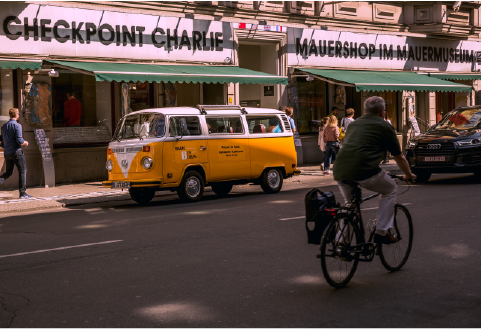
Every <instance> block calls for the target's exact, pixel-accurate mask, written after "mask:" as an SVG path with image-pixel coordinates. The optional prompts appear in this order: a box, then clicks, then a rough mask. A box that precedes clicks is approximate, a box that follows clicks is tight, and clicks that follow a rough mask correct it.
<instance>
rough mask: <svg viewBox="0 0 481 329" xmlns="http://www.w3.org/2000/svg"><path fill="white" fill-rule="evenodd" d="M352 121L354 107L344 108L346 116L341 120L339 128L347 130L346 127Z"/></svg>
mask: <svg viewBox="0 0 481 329" xmlns="http://www.w3.org/2000/svg"><path fill="white" fill-rule="evenodd" d="M352 122H354V109H347V110H346V117H345V118H342V120H341V129H342V131H343V132H344V133H346V131H347V127H349V125H350V124H351V123H352Z"/></svg>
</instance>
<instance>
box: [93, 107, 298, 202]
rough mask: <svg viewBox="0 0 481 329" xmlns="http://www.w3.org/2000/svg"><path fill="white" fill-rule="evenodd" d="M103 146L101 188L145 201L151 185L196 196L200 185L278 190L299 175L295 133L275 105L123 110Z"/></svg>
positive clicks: (223, 191)
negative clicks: (123, 191) (104, 178)
mask: <svg viewBox="0 0 481 329" xmlns="http://www.w3.org/2000/svg"><path fill="white" fill-rule="evenodd" d="M112 140H113V141H112V142H111V143H110V144H109V148H108V151H107V163H106V168H107V170H108V172H109V180H108V181H105V182H103V186H104V187H108V188H122V189H123V188H126V189H128V190H129V193H130V196H131V197H132V199H133V200H134V201H136V202H138V203H140V204H145V203H148V202H149V201H150V200H152V198H153V197H154V194H155V191H159V190H171V191H177V194H178V195H179V197H180V198H181V199H183V200H185V201H198V200H200V199H201V198H202V195H203V193H204V187H205V186H211V187H212V190H213V191H214V192H215V193H216V194H218V195H221V196H222V195H227V194H228V193H229V192H230V191H231V189H232V186H233V185H236V184H247V183H253V184H259V185H260V186H261V187H262V189H263V190H264V192H266V193H277V192H279V191H280V190H281V188H282V183H283V179H284V178H287V177H291V176H292V175H298V174H300V171H299V170H297V168H296V166H297V155H296V150H295V146H294V140H293V134H292V131H291V127H290V125H289V121H288V119H287V117H286V115H285V114H284V113H282V112H280V111H277V110H271V109H261V108H241V107H240V106H227V105H199V106H197V108H192V107H176V108H160V109H148V110H142V111H137V112H133V113H130V114H128V115H126V116H124V117H123V118H122V119H121V120H120V122H119V124H118V126H117V129H116V131H115V133H114V137H113V139H112Z"/></svg>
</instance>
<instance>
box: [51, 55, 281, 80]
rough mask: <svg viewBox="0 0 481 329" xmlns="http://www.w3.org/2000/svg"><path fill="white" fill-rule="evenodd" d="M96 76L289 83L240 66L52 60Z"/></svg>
mask: <svg viewBox="0 0 481 329" xmlns="http://www.w3.org/2000/svg"><path fill="white" fill-rule="evenodd" d="M48 62H49V63H51V64H56V65H58V66H60V67H66V68H72V69H76V70H80V71H84V72H90V73H91V74H94V75H95V79H96V80H97V81H126V82H128V81H133V82H137V81H141V82H145V81H148V82H154V81H155V82H169V81H170V82H180V83H182V82H186V83H191V82H192V83H198V82H200V83H203V82H205V83H265V84H276V83H278V84H284V85H287V77H286V76H278V75H272V74H267V73H264V72H257V71H252V70H248V69H243V68H239V67H237V66H211V65H159V64H130V63H101V62H69V61H48Z"/></svg>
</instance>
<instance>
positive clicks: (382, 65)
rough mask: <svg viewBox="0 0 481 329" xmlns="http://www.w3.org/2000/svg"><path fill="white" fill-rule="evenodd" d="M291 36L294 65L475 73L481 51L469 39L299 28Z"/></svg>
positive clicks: (480, 45)
mask: <svg viewBox="0 0 481 329" xmlns="http://www.w3.org/2000/svg"><path fill="white" fill-rule="evenodd" d="M287 37H288V64H289V65H292V66H311V67H322V66H325V67H339V68H364V69H366V68H367V69H396V70H421V71H423V70H426V71H441V72H444V71H453V72H473V71H476V70H477V69H478V64H477V62H476V52H477V51H478V50H480V49H481V44H480V43H478V42H473V41H465V40H447V39H435V38H414V37H407V36H393V35H386V34H363V33H352V32H339V31H325V30H312V29H297V28H288V31H287Z"/></svg>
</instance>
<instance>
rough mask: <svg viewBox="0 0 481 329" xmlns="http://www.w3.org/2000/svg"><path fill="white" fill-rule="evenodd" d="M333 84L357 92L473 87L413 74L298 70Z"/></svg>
mask: <svg viewBox="0 0 481 329" xmlns="http://www.w3.org/2000/svg"><path fill="white" fill-rule="evenodd" d="M298 70H300V71H303V72H306V73H308V74H311V75H314V76H317V77H318V78H320V79H321V80H325V81H328V82H332V83H338V82H339V83H341V84H342V83H347V84H348V85H352V86H353V87H356V91H403V90H405V91H442V92H448V91H455V92H470V91H471V89H472V87H471V86H466V85H462V84H459V83H454V82H451V81H445V80H441V79H436V78H432V77H429V76H427V75H421V74H416V73H413V72H385V71H351V70H324V69H305V68H302V69H298Z"/></svg>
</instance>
